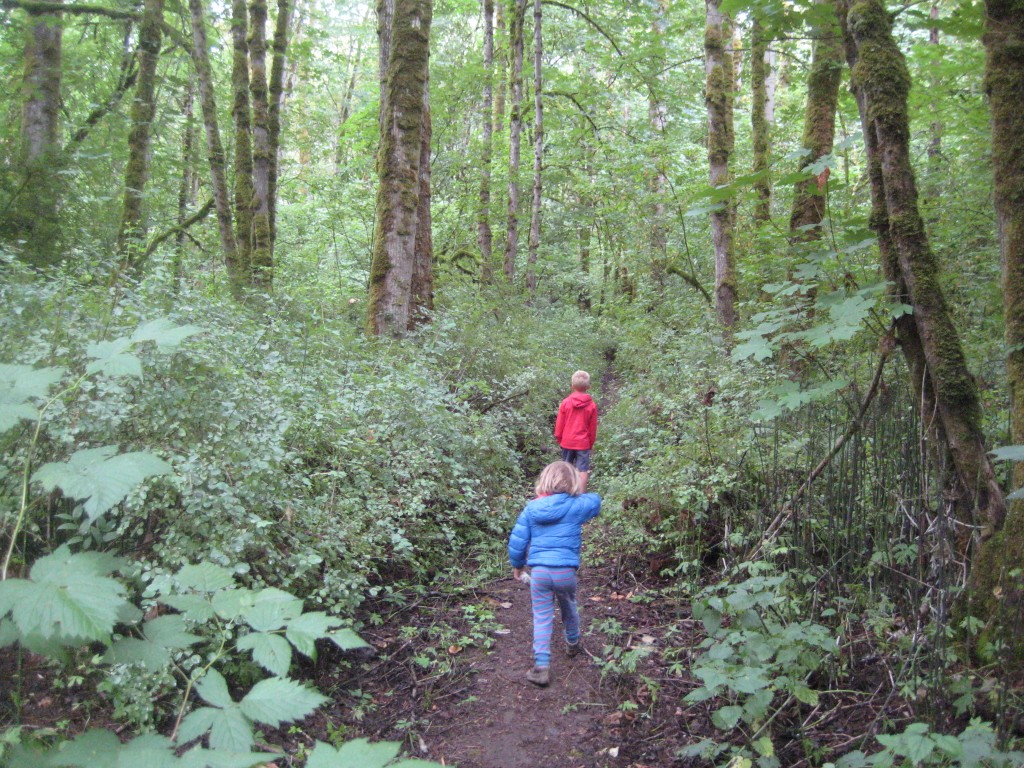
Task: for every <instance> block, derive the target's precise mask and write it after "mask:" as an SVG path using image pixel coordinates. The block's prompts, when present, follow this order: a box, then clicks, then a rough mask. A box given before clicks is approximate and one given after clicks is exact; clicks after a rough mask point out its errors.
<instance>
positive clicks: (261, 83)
mask: <svg viewBox="0 0 1024 768" xmlns="http://www.w3.org/2000/svg"><path fill="white" fill-rule="evenodd" d="M249 14H250V19H249V24H250V26H249V30H250V31H249V41H248V42H249V45H248V48H249V67H250V70H249V71H250V82H249V89H250V93H251V94H252V159H253V166H252V203H251V211H252V255H251V257H250V265H251V266H250V273H251V274H250V279H251V280H252V284H253V286H254V287H255V288H257V289H259V290H261V291H269V290H270V289H271V287H272V286H273V275H274V242H273V240H272V238H271V224H270V177H271V169H272V167H273V165H274V159H275V154H276V153H275V151H274V149H273V147H272V143H271V140H270V92H269V91H270V89H269V86H268V84H267V3H266V0H252V2H251V3H250V5H249Z"/></svg>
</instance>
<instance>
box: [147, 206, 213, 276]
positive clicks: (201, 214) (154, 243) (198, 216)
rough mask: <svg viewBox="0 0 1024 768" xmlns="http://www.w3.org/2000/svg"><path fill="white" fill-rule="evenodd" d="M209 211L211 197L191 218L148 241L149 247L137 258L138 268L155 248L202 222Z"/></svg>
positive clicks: (210, 208)
mask: <svg viewBox="0 0 1024 768" xmlns="http://www.w3.org/2000/svg"><path fill="white" fill-rule="evenodd" d="M211 210H213V198H212V197H211V198H210V199H209V200H207V201H206V202H205V203H204V204H203V207H202V208H200V209H199V210H198V211H196V212H195V213H193V214H192V215H191V216H189V217H188V218H187V219H185V220H184V221H183V222H181V223H180V224H176V225H174V226H173V227H171V228H170V229H168V230H165V231H164V232H161V233H160V234H159V235H157V236H156V237H154V238H153V239H152V240H150V241H149V245H147V246H146V250H145V251H144V252H143V253H142V255H141V256H140V257H139V266H142V265H143V264H145V263H146V261H147V259H149V257H150V256H152V255H153V252H154V251H155V250H156V249H157V248H159V247H160V243H162V242H164V241H165V240H166V239H167V238H169V237H170V236H171V235H175V234H177V233H178V232H184V231H185V230H186V229H188V228H189V227H191V226H192V225H193V224H195V223H197V222H199V221H202V220H203V219H205V218H206V216H207V214H208V213H209V212H210V211H211Z"/></svg>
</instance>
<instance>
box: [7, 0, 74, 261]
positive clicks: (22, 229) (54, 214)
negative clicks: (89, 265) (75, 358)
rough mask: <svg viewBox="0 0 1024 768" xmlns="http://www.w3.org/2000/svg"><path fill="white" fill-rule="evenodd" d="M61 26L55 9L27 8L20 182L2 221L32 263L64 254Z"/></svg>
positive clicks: (61, 22)
mask: <svg viewBox="0 0 1024 768" xmlns="http://www.w3.org/2000/svg"><path fill="white" fill-rule="evenodd" d="M61 2H63V0H59V2H58V4H60V3H61ZM63 30H64V27H63V21H62V19H61V15H60V14H59V13H48V12H42V11H29V13H28V23H27V24H26V25H25V70H24V75H23V78H22V86H21V88H22V99H23V100H22V109H21V163H22V171H23V182H22V186H21V188H20V189H19V190H17V191H16V192H15V195H16V198H15V200H14V201H13V203H12V205H11V214H10V215H11V219H12V221H10V222H7V223H5V224H3V225H0V227H2V228H3V229H5V230H9V231H10V237H11V239H12V240H13V241H15V242H19V241H21V242H23V243H24V245H23V246H22V249H21V256H22V258H23V259H24V260H25V261H26V262H27V263H29V264H31V265H33V266H36V267H47V266H52V265H54V264H58V263H59V262H60V261H61V260H62V248H61V232H60V217H59V213H60V201H61V196H62V187H63V185H62V183H61V179H62V178H63V177H62V176H61V174H60V173H59V170H60V165H61V151H60V143H59V135H60V90H61V67H62V42H63V40H62V38H63Z"/></svg>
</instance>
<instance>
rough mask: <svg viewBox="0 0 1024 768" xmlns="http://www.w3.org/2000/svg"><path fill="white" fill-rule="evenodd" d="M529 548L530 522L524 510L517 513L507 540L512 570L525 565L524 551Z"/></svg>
mask: <svg viewBox="0 0 1024 768" xmlns="http://www.w3.org/2000/svg"><path fill="white" fill-rule="evenodd" d="M529 546H530V521H529V517H528V515H527V512H526V510H525V509H524V510H523V511H522V512H520V513H519V519H518V520H516V524H515V526H514V527H513V528H512V535H511V536H509V538H508V559H509V561H510V562H511V563H512V567H513V568H522V567H523V566H524V565H526V551H527V549H529Z"/></svg>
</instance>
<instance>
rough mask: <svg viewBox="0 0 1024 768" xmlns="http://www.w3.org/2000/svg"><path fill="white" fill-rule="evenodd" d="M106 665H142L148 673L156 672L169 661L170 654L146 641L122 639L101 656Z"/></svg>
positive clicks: (132, 638) (129, 638)
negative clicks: (135, 663) (134, 663)
mask: <svg viewBox="0 0 1024 768" xmlns="http://www.w3.org/2000/svg"><path fill="white" fill-rule="evenodd" d="M103 661H104V662H105V663H107V664H130V663H133V662H137V663H140V664H142V666H144V667H145V668H146V669H147V670H148V671H149V672H158V671H160V670H161V669H163V668H164V667H165V666H166V665H167V664H168V663H170V661H171V654H170V652H169V651H168V650H167V649H166V648H162V647H161V646H159V645H157V644H156V643H151V642H149V641H148V640H139V639H138V638H134V637H124V638H121V639H120V640H116V641H114V644H113V645H111V646H110V648H108V649H107V652H106V653H105V654H104V655H103Z"/></svg>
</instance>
